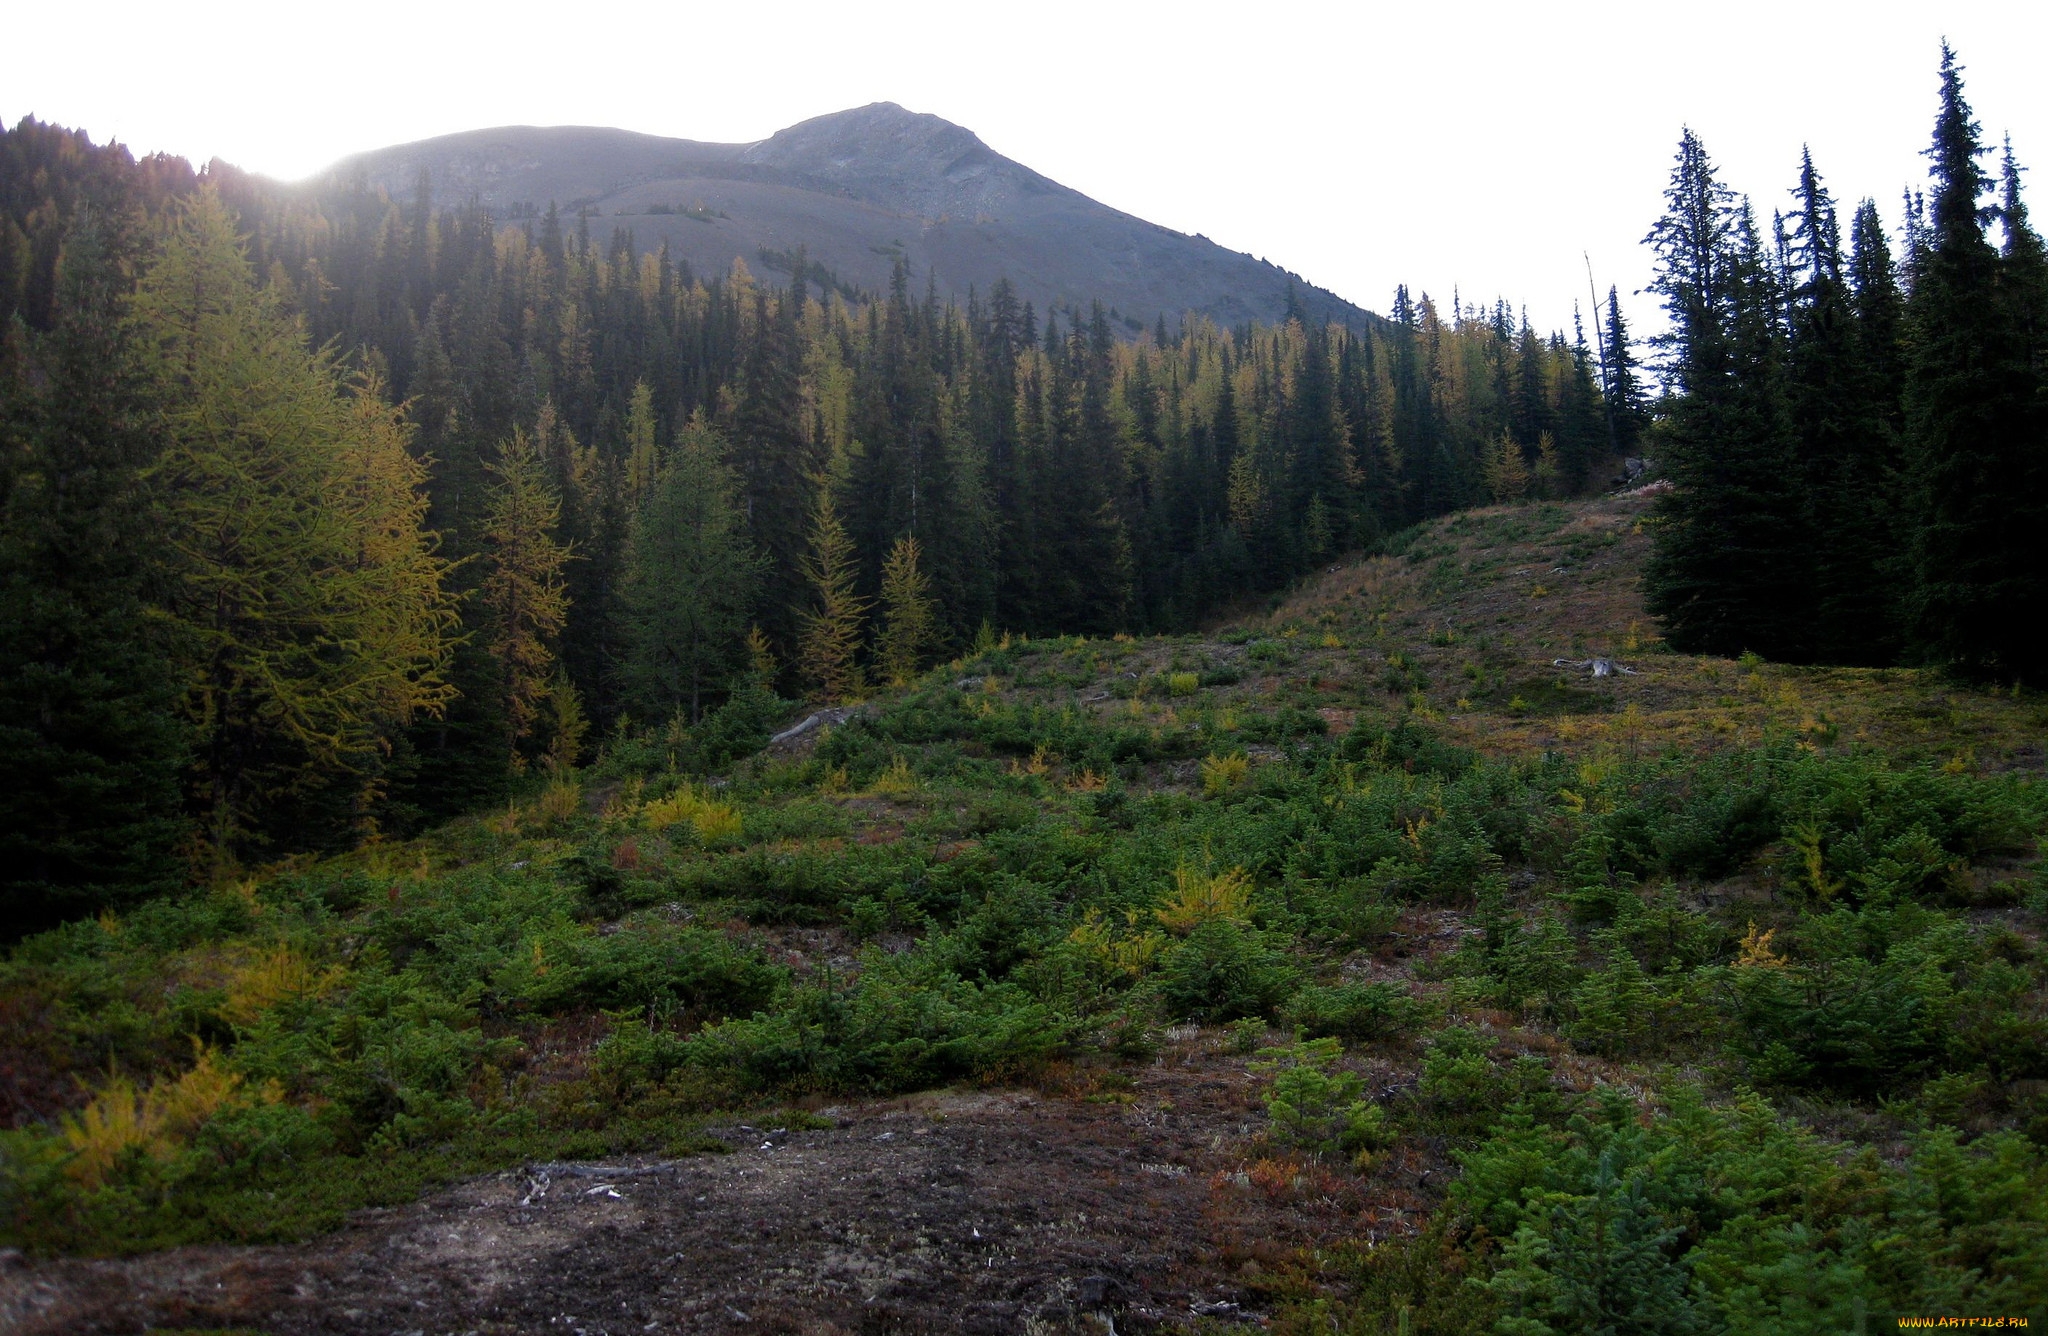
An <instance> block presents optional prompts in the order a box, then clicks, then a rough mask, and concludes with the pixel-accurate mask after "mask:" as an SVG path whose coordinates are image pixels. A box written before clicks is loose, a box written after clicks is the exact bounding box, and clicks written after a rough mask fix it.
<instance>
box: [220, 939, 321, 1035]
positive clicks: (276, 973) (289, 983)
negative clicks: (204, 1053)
mask: <svg viewBox="0 0 2048 1336" xmlns="http://www.w3.org/2000/svg"><path fill="white" fill-rule="evenodd" d="M339 978H340V971H339V970H336V969H329V970H324V971H321V970H315V969H314V968H313V966H312V964H311V963H310V962H309V961H308V960H307V959H306V958H305V957H304V956H302V955H300V954H299V953H298V952H296V951H294V950H292V949H291V947H289V946H279V947H278V948H277V949H276V950H274V951H266V952H265V953H263V954H262V955H259V956H257V957H256V958H255V959H254V960H252V961H250V962H249V963H248V964H246V965H244V966H242V967H240V968H239V969H237V970H235V972H234V973H233V974H232V975H231V976H230V977H229V979H228V984H227V994H228V997H227V1001H226V1002H225V1003H224V1004H223V1005H222V1006H221V1015H222V1016H224V1017H226V1018H227V1019H228V1020H230V1021H232V1022H234V1023H235V1024H236V1025H248V1024H250V1023H252V1022H253V1021H254V1020H255V1019H256V1018H257V1017H258V1016H260V1015H262V1014H263V1013H264V1012H266V1011H268V1010H270V1009H271V1008H272V1007H274V1006H276V1005H277V1004H278V1003H280V1002H288V1001H290V1000H292V999H293V998H299V997H319V996H320V995H321V994H323V993H325V992H327V991H328V990H330V989H332V988H333V987H334V985H335V983H336V981H337V980H338V979H339Z"/></svg>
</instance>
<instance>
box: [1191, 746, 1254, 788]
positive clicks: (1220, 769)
mask: <svg viewBox="0 0 2048 1336" xmlns="http://www.w3.org/2000/svg"><path fill="white" fill-rule="evenodd" d="M1201 770H1202V792H1204V793H1206V794H1208V795H1209V796H1211V797H1214V796H1216V795H1217V794H1219V793H1228V792H1229V791H1230V790H1232V789H1234V788H1237V787H1238V786H1239V785H1241V784H1243V783H1244V782H1245V780H1246V779H1247V778H1248V777H1249V776H1250V775H1251V772H1252V762H1251V758H1250V757H1249V756H1246V755H1244V754H1243V753H1241V752H1233V753H1231V754H1230V755H1228V756H1205V757H1203V758H1202V766H1201Z"/></svg>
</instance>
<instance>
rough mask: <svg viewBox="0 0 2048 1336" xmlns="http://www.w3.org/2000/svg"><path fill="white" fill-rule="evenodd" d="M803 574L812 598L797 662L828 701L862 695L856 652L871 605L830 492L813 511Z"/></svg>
mask: <svg viewBox="0 0 2048 1336" xmlns="http://www.w3.org/2000/svg"><path fill="white" fill-rule="evenodd" d="M803 573H804V579H805V581H806V582H807V583H808V584H809V585H810V587H811V597H812V600H813V602H812V605H811V606H810V607H808V608H804V609H801V610H800V611H799V613H798V621H799V625H800V627H801V634H800V636H799V638H798V642H797V658H798V665H799V667H800V668H801V670H802V672H803V675H804V677H805V679H806V680H808V681H809V682H811V683H812V684H813V685H815V686H816V687H817V689H818V695H819V696H820V697H821V698H823V699H824V700H825V701H826V702H827V703H828V704H830V703H833V702H836V701H842V700H845V699H847V698H849V697H851V696H857V695H859V694H860V690H861V686H862V679H861V671H860V664H859V663H858V662H857V661H856V658H855V655H856V653H857V652H858V650H859V648H860V624H861V618H862V617H863V616H865V615H866V613H867V610H868V604H867V602H866V601H865V600H864V599H862V598H860V597H859V596H858V595H857V594H856V593H855V592H854V575H855V571H854V552H853V540H852V539H851V538H849V537H847V535H846V526H845V525H844V524H842V523H840V521H839V512H838V511H837V510H836V509H834V508H833V505H832V498H831V497H830V496H829V495H824V494H821V495H820V496H819V497H818V504H817V508H816V509H815V510H813V511H812V514H811V551H810V555H809V556H808V557H806V558H805V559H804V563H803Z"/></svg>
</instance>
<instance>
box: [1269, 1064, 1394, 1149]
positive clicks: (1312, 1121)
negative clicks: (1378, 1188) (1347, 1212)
mask: <svg viewBox="0 0 2048 1336" xmlns="http://www.w3.org/2000/svg"><path fill="white" fill-rule="evenodd" d="M1339 1053H1340V1050H1339V1047H1338V1044H1337V1041H1336V1040H1335V1039H1307V1040H1300V1041H1297V1042H1296V1043H1293V1044H1285V1045H1282V1046H1280V1047H1277V1048H1267V1049H1261V1050H1260V1052H1259V1057H1260V1061H1258V1062H1255V1063H1253V1064H1252V1070H1253V1071H1265V1072H1272V1073H1273V1082H1272V1084H1271V1085H1270V1086H1268V1087H1267V1088H1266V1095H1265V1100H1266V1113H1267V1116H1269V1117H1270V1118H1271V1119H1272V1120H1273V1132H1272V1135H1273V1138H1274V1140H1276V1141H1278V1142H1280V1143H1281V1144H1283V1145H1288V1146H1294V1147H1297V1148H1299V1149H1301V1150H1304V1151H1307V1152H1308V1153H1309V1154H1311V1155H1314V1156H1316V1157H1318V1158H1322V1157H1327V1156H1333V1155H1343V1156H1346V1157H1351V1156H1357V1155H1360V1154H1363V1153H1367V1152H1370V1151H1373V1150H1377V1149H1379V1148H1381V1147H1383V1146H1385V1145H1387V1144H1389V1143H1390V1142H1391V1141H1392V1140H1393V1131H1392V1128H1391V1127H1390V1126H1389V1123H1388V1120H1387V1111H1386V1110H1385V1109H1384V1108H1382V1107H1381V1106H1380V1105H1378V1104H1374V1103H1371V1102H1370V1101H1368V1100H1367V1099H1366V1098H1365V1080H1364V1078H1362V1077H1361V1076H1359V1075H1358V1073H1356V1072H1350V1071H1343V1070H1340V1069H1337V1068H1336V1063H1337V1060H1338V1057H1339Z"/></svg>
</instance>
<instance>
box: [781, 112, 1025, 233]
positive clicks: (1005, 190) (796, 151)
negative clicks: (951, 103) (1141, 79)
mask: <svg viewBox="0 0 2048 1336" xmlns="http://www.w3.org/2000/svg"><path fill="white" fill-rule="evenodd" d="M743 156H744V158H745V160H746V161H748V162H753V163H759V164H761V165H763V166H769V167H776V168H781V169H783V170H785V171H791V172H799V173H802V174H803V175H804V176H807V177H810V178H813V179H815V180H818V181H825V182H830V183H832V184H833V185H835V186H837V187H839V188H841V189H843V190H845V191H847V193H849V194H852V195H854V196H856V197H857V198H860V199H868V200H873V201H875V202H876V203H878V204H885V205H888V206H889V207H892V208H903V207H904V206H905V205H908V206H909V209H910V211H912V212H915V213H916V214H918V215H919V216H920V217H923V218H928V219H929V218H939V217H943V216H948V215H951V216H955V217H958V216H962V215H965V216H968V217H973V216H976V215H986V214H999V213H1001V212H1002V211H1003V209H1004V206H1006V205H1008V204H1010V203H1013V202H1014V200H1015V198H1016V195H1017V194H1018V192H1019V191H1020V190H1022V189H1025V188H1030V187H1037V188H1044V187H1051V186H1052V183H1051V182H1049V181H1046V180H1045V179H1044V178H1043V177H1040V176H1039V175H1038V174H1037V173H1036V172H1033V171H1031V170H1029V169H1028V168H1026V167H1024V166H1022V165H1021V164H1019V163H1015V162H1012V161H1010V159H1008V158H1005V157H1003V156H1002V155H1001V154H999V153H997V152H995V151H994V150H993V149H991V148H989V146H988V145H986V144H984V143H982V142H981V137H980V136H979V135H976V134H975V133H974V132H973V131H972V130H969V129H967V128H965V127H964V126H959V125H955V124H953V122H951V121H949V120H946V119H945V118H944V117H940V116H934V115H932V114H930V113H929V112H917V111H910V110H908V109H906V108H904V107H902V106H899V105H898V104H896V103H894V102H870V103H869V104H868V105H866V106H864V107H855V108H852V109H851V110H848V111H835V112H832V113H830V114H829V115H825V116H814V117H812V118H811V119H810V120H807V121H802V122H799V123H798V124H796V125H792V126H790V127H789V128H788V129H786V130H778V131H777V132H776V133H775V134H773V135H771V136H770V137H769V138H767V139H764V140H762V141H761V142H760V143H758V144H754V145H751V146H749V147H748V148H747V150H746V151H745V153H744V155H743ZM1053 188H1057V187H1053Z"/></svg>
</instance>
